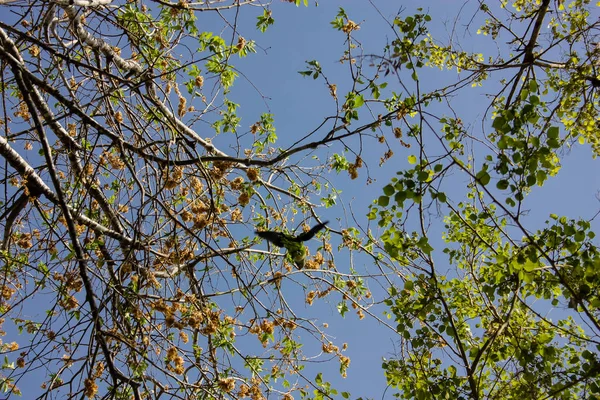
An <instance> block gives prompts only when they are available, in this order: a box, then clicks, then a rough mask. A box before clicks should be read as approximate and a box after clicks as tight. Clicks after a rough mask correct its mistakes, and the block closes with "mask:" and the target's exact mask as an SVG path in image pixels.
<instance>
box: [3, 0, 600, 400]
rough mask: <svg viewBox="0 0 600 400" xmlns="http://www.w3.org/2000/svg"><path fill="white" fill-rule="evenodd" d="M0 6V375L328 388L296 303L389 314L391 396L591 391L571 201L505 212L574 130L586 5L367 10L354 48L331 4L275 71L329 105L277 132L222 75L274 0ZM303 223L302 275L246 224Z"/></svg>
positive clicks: (584, 264) (590, 326)
mask: <svg viewBox="0 0 600 400" xmlns="http://www.w3.org/2000/svg"><path fill="white" fill-rule="evenodd" d="M295 3H296V5H300V3H301V2H300V1H296V2H295ZM303 3H305V4H304V5H308V2H303ZM2 7H3V8H4V10H9V11H10V13H9V14H10V15H11V17H10V18H7V19H6V21H0V59H1V60H2V67H3V68H2V78H1V79H2V81H1V84H2V86H1V87H2V109H3V114H2V115H3V125H2V128H3V134H2V135H0V155H1V156H2V157H3V158H4V160H5V163H4V165H3V169H2V171H3V173H4V176H3V179H2V184H3V188H4V190H3V193H4V196H3V199H1V200H2V203H1V204H0V207H1V208H0V216H1V218H0V221H1V223H2V227H3V238H2V248H1V250H0V258H1V259H2V262H3V268H2V273H1V277H2V286H1V287H2V296H1V298H0V310H1V312H2V318H3V329H4V330H5V331H7V332H9V333H10V335H9V336H10V337H15V336H16V335H14V331H15V329H16V330H18V331H19V332H22V336H18V338H19V339H18V342H17V341H15V342H9V341H7V342H4V343H2V353H3V354H4V355H5V362H4V365H3V368H2V374H3V375H2V380H1V381H2V389H3V390H4V391H5V392H7V393H9V395H10V394H17V393H19V392H20V391H21V390H23V387H24V384H25V383H26V382H32V381H36V382H37V381H39V382H40V384H41V389H38V388H31V387H27V386H25V388H26V389H27V390H31V391H32V392H33V393H32V397H33V396H40V397H43V398H53V397H56V398H65V397H68V398H75V397H78V398H81V397H82V396H87V397H89V398H92V397H102V398H111V399H112V398H115V399H116V398H134V399H142V398H165V397H167V398H186V399H187V398H206V399H209V398H245V397H250V398H253V399H260V398H265V397H276V398H284V399H290V398H293V397H301V398H309V397H311V398H319V399H320V398H334V397H336V396H338V395H341V396H343V397H346V398H348V397H350V396H351V395H350V393H348V392H349V391H350V387H351V382H349V383H344V384H342V386H339V385H332V384H331V383H330V382H329V381H328V379H329V377H328V374H323V373H322V372H325V373H327V372H329V371H328V369H330V368H331V367H332V366H334V367H335V369H336V370H339V373H340V374H341V375H342V376H345V374H346V372H347V370H348V368H349V365H350V358H349V357H348V355H347V354H348V353H347V352H346V346H345V345H343V344H342V343H343V342H344V338H343V337H342V338H337V339H335V340H334V339H333V338H332V337H331V336H329V335H328V333H327V330H326V328H325V327H324V325H323V324H322V323H323V322H324V323H326V322H327V321H317V320H316V318H315V317H314V314H315V311H314V308H308V309H305V308H303V307H302V306H303V304H301V303H302V301H298V298H300V299H303V302H304V303H306V304H309V305H312V304H316V303H317V302H321V301H329V302H332V303H334V304H336V309H337V311H338V312H339V314H340V315H341V316H346V315H348V314H349V311H350V310H351V309H353V310H354V312H355V313H356V315H357V316H358V317H359V318H360V319H361V320H362V319H364V323H365V324H381V325H383V326H386V327H387V328H388V329H389V332H391V333H393V335H394V338H395V339H397V340H398V341H399V344H400V347H399V350H398V352H397V354H395V356H394V357H388V359H386V360H385V361H384V364H383V373H385V377H386V379H387V382H388V385H389V386H390V388H388V389H387V390H394V391H395V392H394V394H395V395H396V396H398V397H403V398H443V397H447V398H474V399H480V398H513V397H521V398H593V397H595V396H596V397H597V396H598V391H599V389H598V370H599V368H598V347H597V346H598V341H597V339H596V337H597V334H598V333H599V329H598V328H599V326H600V325H599V324H598V306H599V305H600V304H599V303H598V278H597V276H598V275H597V272H596V271H597V264H598V261H597V260H598V254H599V253H598V249H597V246H596V245H595V244H594V241H593V240H594V229H593V225H592V224H593V219H592V218H591V217H592V216H593V215H594V212H591V213H590V218H587V219H573V218H571V217H569V216H567V215H560V213H550V214H549V215H548V217H547V218H546V219H547V222H546V224H545V225H543V226H539V225H537V224H536V222H535V221H532V220H530V219H528V216H527V210H528V208H530V207H533V206H535V203H532V201H531V198H532V196H533V195H534V194H535V192H536V191H537V190H539V188H540V187H543V185H544V184H546V183H547V182H549V181H550V180H552V179H558V178H557V175H558V174H559V171H560V168H561V164H562V161H563V160H562V155H563V154H565V152H567V151H568V150H569V149H570V148H571V147H573V146H578V145H579V144H580V143H581V144H584V143H589V144H590V145H591V147H592V148H593V149H594V152H595V154H597V152H598V149H599V148H600V147H599V146H598V135H597V129H598V127H597V121H598V120H599V118H598V86H599V85H598V79H600V76H598V72H597V64H598V57H599V55H600V54H599V52H598V46H597V44H596V43H598V42H599V41H600V40H599V39H598V24H599V23H598V22H596V20H595V19H594V18H595V16H596V14H597V13H598V7H597V5H596V6H593V5H590V4H589V2H587V1H574V2H572V3H569V4H565V3H564V2H561V1H559V2H556V3H551V2H550V1H549V0H541V1H536V2H532V1H516V2H514V3H507V2H501V3H500V4H496V3H485V2H477V3H470V2H467V3H466V4H465V5H464V7H463V8H461V9H460V12H459V13H458V14H457V16H456V18H455V20H454V21H453V26H454V27H463V26H464V27H465V31H464V32H460V34H459V33H458V31H457V30H456V29H455V30H453V31H452V32H451V36H450V40H449V41H448V42H447V43H445V42H443V41H442V39H441V37H442V36H440V35H442V34H443V31H442V29H440V28H441V27H442V26H443V22H444V20H442V19H441V18H443V17H442V16H441V15H435V14H434V13H430V12H427V11H424V10H421V9H417V10H410V11H409V10H401V11H400V12H399V13H398V14H397V15H396V16H393V17H392V18H388V17H387V15H389V14H388V11H383V10H379V9H376V8H375V6H374V5H372V8H370V10H371V11H372V12H373V14H375V13H377V12H379V13H380V14H381V16H382V18H383V21H384V22H386V24H380V23H379V24H378V25H379V27H381V28H385V29H387V31H386V34H385V35H384V34H381V36H380V37H378V40H377V43H379V44H381V46H383V49H382V47H377V48H376V49H374V50H373V49H371V48H370V47H367V45H366V44H363V41H362V39H363V38H370V37H367V36H362V35H367V32H368V29H374V25H375V24H373V23H371V20H365V22H364V23H362V22H361V23H358V22H355V21H362V17H363V16H364V15H366V14H367V11H365V10H364V9H363V8H361V9H360V10H358V11H356V12H357V13H360V15H359V14H357V15H356V16H355V15H352V12H350V11H346V10H344V9H339V10H338V11H337V13H336V14H335V15H332V16H331V18H332V21H331V24H330V27H331V29H332V35H336V37H337V38H340V39H341V40H343V44H344V45H343V47H342V48H341V50H340V51H339V56H336V59H337V62H336V63H335V64H333V63H331V62H328V61H327V60H318V59H312V58H311V57H310V55H308V56H307V57H306V59H307V62H306V67H305V69H304V70H302V71H300V74H301V75H302V76H303V77H304V78H305V79H306V81H307V82H311V83H314V86H309V85H306V90H307V92H310V93H311V94H310V96H312V97H314V98H315V101H316V98H317V97H318V96H322V95H321V94H320V92H319V90H320V89H322V88H325V90H326V95H325V96H327V100H328V101H329V105H330V108H328V109H325V110H324V111H323V113H322V115H319V116H318V117H317V119H318V122H317V123H316V125H315V126H311V127H307V126H303V127H301V128H298V132H295V134H296V136H291V135H288V136H286V137H278V134H277V133H276V132H277V131H276V126H277V125H278V124H277V123H276V115H274V114H273V113H271V112H270V111H269V107H268V101H267V99H266V97H267V96H264V95H262V94H261V92H260V88H258V90H257V91H256V92H255V94H254V95H255V96H259V97H260V99H261V100H265V104H266V106H265V108H264V109H263V110H262V111H261V112H260V113H257V114H255V115H252V114H251V113H246V112H245V111H243V110H244V108H243V107H240V102H241V105H242V106H243V105H251V104H252V103H255V102H254V101H253V100H254V99H253V98H249V97H248V96H247V94H245V96H239V97H238V95H237V92H236V90H237V89H236V88H237V87H238V83H239V81H240V78H244V79H249V80H250V82H252V80H251V79H252V77H251V76H248V74H246V72H247V71H246V70H244V69H243V67H242V66H243V65H244V64H243V60H244V59H246V58H249V57H248V56H257V55H254V54H253V53H254V52H255V51H257V49H261V51H266V50H265V49H264V48H261V46H260V39H256V40H257V41H258V42H257V41H255V38H254V35H256V37H259V35H258V34H257V33H256V32H254V28H257V30H258V31H259V32H265V31H266V32H268V30H269V29H271V26H272V25H273V24H274V22H275V20H276V15H277V14H276V12H275V11H277V10H283V9H284V7H290V5H288V4H281V5H275V4H272V5H270V4H264V3H260V2H259V1H254V0H248V1H245V2H226V1H214V2H198V3H193V2H185V1H180V2H178V3H171V2H164V1H158V2H148V3H142V2H127V3H125V4H114V3H112V2H111V1H104V0H101V1H100V0H98V1H93V0H92V1H85V0H76V1H71V2H65V1H58V2H39V1H38V2H31V3H30V4H27V3H18V2H10V1H6V2H4V4H2ZM257 10H258V13H257ZM373 14H370V15H373ZM7 15H8V14H7ZM446 18H447V17H446ZM249 19H253V23H252V25H251V26H249V25H248V20H249ZM221 23H222V25H221ZM473 31H475V32H473ZM214 32H220V33H219V34H215V33H214ZM462 33H465V34H467V35H468V34H470V33H479V34H480V36H482V37H483V39H477V40H473V41H471V42H463V45H464V48H467V47H475V48H477V47H480V48H481V49H482V50H481V52H468V51H465V50H462V48H461V46H460V44H461V43H460V41H459V39H460V38H462V37H465V36H461V34H462ZM390 35H391V36H390ZM387 37H390V39H389V42H386V41H387V40H388V39H387ZM487 37H489V38H491V42H492V43H493V44H494V46H490V42H488V41H486V40H484V39H485V38H487ZM367 42H368V43H369V46H370V45H371V43H372V42H373V41H371V40H368V41H365V43H367ZM490 49H495V50H494V51H495V53H491V52H490V51H491V50H490ZM457 72H458V74H457ZM486 95H487V97H485V96H486ZM474 97H475V98H477V101H476V102H474V103H476V104H472V103H473V102H472V99H473V98H474ZM486 98H487V99H489V100H488V101H480V99H486ZM240 99H242V100H240ZM277 100H279V101H284V100H285V99H282V100H280V99H277ZM469 100H471V103H469V104H470V105H469V107H462V106H461V103H464V102H467V101H469ZM477 107H481V108H480V109H479V110H478V112H481V113H482V114H479V115H476V114H474V113H472V111H473V110H472V109H475V108H477ZM254 110H256V109H254ZM253 112H254V111H253ZM242 116H243V119H242ZM249 118H250V119H251V122H250V123H248V120H249ZM307 119H308V118H307ZM464 121H475V122H479V125H471V122H464ZM307 125H308V124H307ZM207 132H210V133H207ZM394 153H397V154H401V155H402V156H405V157H400V158H401V162H400V163H398V162H397V163H395V164H391V163H390V162H389V161H390V160H392V158H393V157H394ZM395 159H398V157H397V156H396V158H395ZM404 159H406V162H407V167H406V168H403V167H402V165H405V162H404ZM373 160H375V162H373ZM377 161H379V162H378V163H377ZM377 164H378V165H377ZM390 166H391V168H392V169H393V172H396V171H397V174H396V177H394V178H392V179H391V181H390V182H389V183H386V184H384V187H383V189H382V190H383V193H382V194H381V196H378V198H377V199H376V200H375V203H373V205H372V206H371V207H370V208H369V210H365V209H363V208H361V209H359V210H356V209H354V208H353V207H352V208H351V206H352V204H350V202H349V201H348V200H347V198H346V197H342V195H341V190H342V189H343V190H344V191H349V192H350V193H360V195H361V196H363V197H364V195H365V193H369V192H366V191H365V190H364V187H365V186H369V185H377V184H379V183H380V181H381V180H382V178H383V177H386V176H387V175H386V173H387V172H389V170H390ZM379 167H383V168H379ZM388 175H389V174H388ZM359 178H360V179H359ZM347 180H352V181H353V184H352V185H348V184H347ZM332 181H335V182H336V186H334V185H333V184H332ZM356 182H358V183H360V184H359V185H357V184H356ZM370 187H374V186H370ZM353 189H354V190H356V192H352V190H353ZM369 196H370V195H369ZM375 197H377V196H375ZM364 214H366V215H364ZM325 219H329V220H331V221H335V222H333V223H330V224H328V225H327V230H323V231H321V232H319V233H318V234H316V236H315V238H312V239H311V240H310V241H308V242H306V246H307V247H306V249H307V250H306V251H307V253H308V254H307V257H306V261H305V262H304V268H303V269H302V270H299V269H297V268H295V267H294V266H292V265H290V263H289V259H287V258H286V255H284V254H281V253H279V252H277V251H274V250H273V249H270V248H268V249H267V250H262V248H264V246H263V247H260V242H261V240H260V238H259V237H257V236H256V235H255V234H254V232H255V231H260V232H264V231H274V232H300V231H304V232H308V231H309V229H310V224H311V223H312V221H315V220H316V221H323V220H325ZM317 226H318V225H317ZM442 232H443V233H442ZM315 233H316V232H315ZM275 244H277V243H275ZM284 247H285V246H284ZM549 308H554V309H559V310H560V313H559V314H558V315H557V316H553V317H552V318H549V317H548V316H547V312H548V309H549ZM382 312H385V313H386V315H387V317H388V319H389V320H393V321H394V324H393V325H392V324H390V323H389V322H388V321H386V320H385V319H384V318H382V317H381V313H382ZM365 345H373V343H371V342H370V341H369V340H366V343H365ZM315 349H316V351H315ZM382 355H383V354H382ZM324 361H328V362H329V363H322V362H324ZM313 363H314V364H313ZM40 371H44V372H43V373H40ZM346 385H347V386H348V388H346V387H344V386H346ZM338 389H339V390H338ZM342 390H343V392H342ZM372 390H373V391H374V392H375V391H377V390H376V388H373V389H372Z"/></svg>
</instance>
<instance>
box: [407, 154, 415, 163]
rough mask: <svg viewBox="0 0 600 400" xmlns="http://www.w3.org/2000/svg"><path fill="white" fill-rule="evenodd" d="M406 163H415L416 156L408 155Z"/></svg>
mask: <svg viewBox="0 0 600 400" xmlns="http://www.w3.org/2000/svg"><path fill="white" fill-rule="evenodd" d="M408 163H409V164H416V163H417V157H416V156H413V155H410V156H408Z"/></svg>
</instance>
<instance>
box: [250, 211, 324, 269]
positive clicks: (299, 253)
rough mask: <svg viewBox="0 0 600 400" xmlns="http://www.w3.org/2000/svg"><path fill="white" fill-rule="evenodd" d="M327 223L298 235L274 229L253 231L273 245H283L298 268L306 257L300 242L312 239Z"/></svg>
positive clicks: (304, 247) (302, 265) (304, 248)
mask: <svg viewBox="0 0 600 400" xmlns="http://www.w3.org/2000/svg"><path fill="white" fill-rule="evenodd" d="M328 223H329V221H324V222H321V223H320V224H317V225H315V226H313V227H312V229H311V230H309V231H308V232H304V233H301V234H299V235H298V236H294V235H289V234H287V233H283V232H275V231H262V232H261V231H255V232H254V233H256V235H258V236H259V237H261V238H263V239H265V240H267V241H269V242H271V243H273V244H274V245H275V246H278V247H285V249H286V250H287V254H288V257H289V258H290V259H291V260H292V261H293V262H294V264H296V266H297V267H298V268H299V269H302V268H303V267H304V259H305V258H306V246H305V245H304V244H302V242H306V241H307V240H310V239H312V238H313V237H314V236H315V235H316V234H317V232H319V231H320V230H321V229H323V228H325V225H327V224H328Z"/></svg>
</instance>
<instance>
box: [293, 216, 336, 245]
mask: <svg viewBox="0 0 600 400" xmlns="http://www.w3.org/2000/svg"><path fill="white" fill-rule="evenodd" d="M328 223H329V221H323V222H321V223H319V224H317V225H315V226H313V227H312V228H311V230H310V231H308V232H304V233H301V234H300V235H298V236H296V241H297V242H306V241H307V240H310V239H312V238H313V237H314V236H315V235H316V234H317V233H318V232H319V231H320V230H321V229H323V228H325V225H327V224H328Z"/></svg>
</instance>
